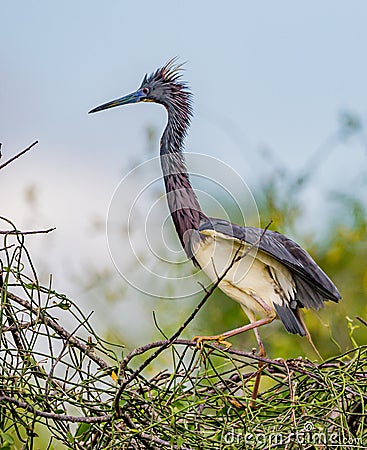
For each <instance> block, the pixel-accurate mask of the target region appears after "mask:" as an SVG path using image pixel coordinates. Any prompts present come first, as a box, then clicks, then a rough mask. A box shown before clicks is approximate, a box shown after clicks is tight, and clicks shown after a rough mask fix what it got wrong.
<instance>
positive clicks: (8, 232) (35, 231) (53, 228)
mask: <svg viewBox="0 0 367 450" xmlns="http://www.w3.org/2000/svg"><path fill="white" fill-rule="evenodd" d="M0 219H2V217H0ZM54 230H56V227H52V228H47V229H46V230H32V231H19V230H0V234H21V235H23V236H24V235H28V234H44V233H50V232H51V231H54Z"/></svg>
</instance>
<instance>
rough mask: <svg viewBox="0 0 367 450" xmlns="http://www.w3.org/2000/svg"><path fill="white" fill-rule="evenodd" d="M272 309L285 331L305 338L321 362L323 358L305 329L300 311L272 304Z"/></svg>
mask: <svg viewBox="0 0 367 450" xmlns="http://www.w3.org/2000/svg"><path fill="white" fill-rule="evenodd" d="M274 307H275V310H276V312H277V314H278V317H279V319H280V320H281V321H282V322H283V325H284V326H285V328H286V330H287V331H289V332H290V333H293V334H300V335H301V336H306V338H307V340H308V342H309V343H310V345H311V347H312V348H313V349H314V351H315V353H316V355H317V356H318V357H319V358H320V359H321V360H322V359H323V358H322V356H321V355H320V353H319V351H318V350H317V348H316V346H315V344H314V343H313V341H312V338H311V335H310V332H309V331H308V329H307V327H306V324H305V321H304V320H303V317H302V314H301V311H300V310H299V309H298V308H297V309H292V308H290V307H289V306H286V305H277V304H276V303H274Z"/></svg>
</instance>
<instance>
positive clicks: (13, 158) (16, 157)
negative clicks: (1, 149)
mask: <svg viewBox="0 0 367 450" xmlns="http://www.w3.org/2000/svg"><path fill="white" fill-rule="evenodd" d="M37 144H38V141H34V142H33V144H31V145H30V146H29V147H27V148H25V149H24V150H22V151H21V152H19V153H18V154H16V155H15V156H13V157H12V158H10V159H8V160H7V161H5V162H4V163H3V164H1V165H0V170H1V169H3V168H4V167H6V166H7V165H8V164H10V163H12V162H13V161H15V160H16V159H18V158H19V157H20V156H22V155H24V153H27V152H28V151H29V150H30V149H31V148H32V147H34V146H35V145H37Z"/></svg>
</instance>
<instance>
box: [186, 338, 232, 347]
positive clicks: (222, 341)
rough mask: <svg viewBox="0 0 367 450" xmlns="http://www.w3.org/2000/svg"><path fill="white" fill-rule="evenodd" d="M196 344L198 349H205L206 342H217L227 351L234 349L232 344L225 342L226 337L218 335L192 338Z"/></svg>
mask: <svg viewBox="0 0 367 450" xmlns="http://www.w3.org/2000/svg"><path fill="white" fill-rule="evenodd" d="M192 340H193V341H195V342H196V347H197V348H203V346H204V344H205V342H206V341H216V342H217V344H218V345H224V347H225V348H226V350H228V349H229V348H230V347H232V344H231V343H230V342H228V341H226V340H225V337H224V336H222V335H220V334H218V335H217V336H194V337H193V338H192Z"/></svg>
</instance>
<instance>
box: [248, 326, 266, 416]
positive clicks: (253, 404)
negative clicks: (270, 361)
mask: <svg viewBox="0 0 367 450" xmlns="http://www.w3.org/2000/svg"><path fill="white" fill-rule="evenodd" d="M254 333H255V336H256V340H257V343H258V345H259V353H258V355H259V356H261V357H263V358H265V356H266V351H265V347H264V344H263V342H262V340H261V338H260V333H259V330H258V329H257V328H254ZM258 367H259V370H258V371H257V373H256V378H255V384H254V389H253V391H252V396H251V402H250V406H251V408H255V407H256V398H257V394H258V392H259V386H260V379H261V374H262V371H263V368H264V363H263V362H262V361H259V363H258Z"/></svg>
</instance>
